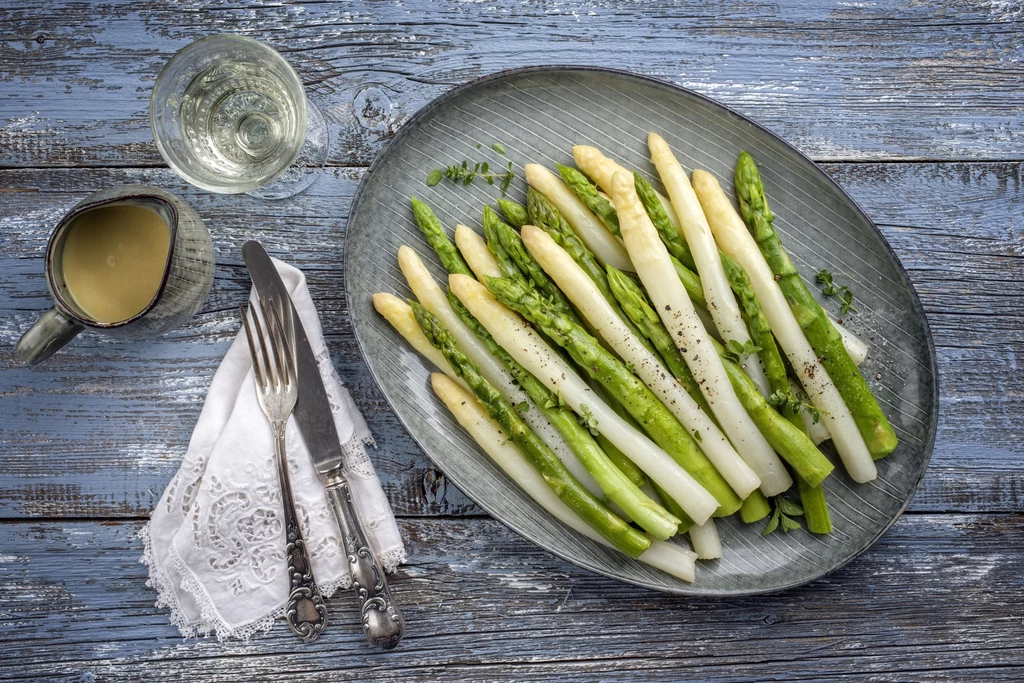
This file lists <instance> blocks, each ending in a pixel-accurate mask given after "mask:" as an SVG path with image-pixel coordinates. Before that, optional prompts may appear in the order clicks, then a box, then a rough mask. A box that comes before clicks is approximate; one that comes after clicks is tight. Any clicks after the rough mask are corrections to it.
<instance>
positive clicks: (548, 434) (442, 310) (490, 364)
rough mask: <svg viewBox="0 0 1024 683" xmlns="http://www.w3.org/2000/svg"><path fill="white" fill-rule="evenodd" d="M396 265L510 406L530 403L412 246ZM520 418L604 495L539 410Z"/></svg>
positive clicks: (593, 489)
mask: <svg viewBox="0 0 1024 683" xmlns="http://www.w3.org/2000/svg"><path fill="white" fill-rule="evenodd" d="M398 265H399V267H400V268H401V269H402V274H403V275H405V279H406V280H407V281H408V282H409V287H410V288H411V289H412V291H413V294H415V295H416V299H417V300H418V301H419V302H420V303H421V304H423V307H424V308H426V309H427V310H428V311H430V312H431V313H433V314H434V315H436V316H437V317H438V318H439V319H440V320H441V323H442V324H443V325H444V326H445V328H447V329H448V331H449V332H451V333H452V336H453V337H455V343H456V344H457V345H458V347H459V348H460V349H461V350H462V352H463V353H464V354H466V357H467V358H469V360H470V361H472V363H473V365H475V366H476V367H477V369H478V370H479V371H480V374H481V375H483V377H484V379H486V380H487V381H488V382H490V383H491V384H492V385H493V386H494V388H496V389H497V390H498V391H500V392H501V395H502V396H503V397H504V398H505V400H506V401H508V402H509V403H510V404H511V405H514V406H515V405H519V404H520V403H523V402H526V404H527V405H532V404H531V402H530V399H529V397H528V396H527V395H526V392H525V391H523V390H522V389H520V388H519V387H518V386H517V385H516V384H515V383H514V382H513V380H512V375H511V374H509V372H508V369H507V368H506V367H505V366H504V365H503V364H502V362H501V361H500V360H498V359H497V358H495V357H494V356H493V355H491V352H490V351H489V350H488V349H487V347H486V346H485V345H484V343H483V342H481V341H480V340H479V339H478V338H477V336H476V335H475V334H473V331H472V330H470V329H469V328H468V327H466V325H465V324H464V323H463V322H462V320H460V319H459V316H458V314H456V313H455V311H454V310H452V307H451V304H449V303H448V297H446V296H445V294H444V292H442V291H441V287H440V286H439V285H438V284H437V281H436V280H434V278H433V276H432V275H431V274H430V271H428V270H427V267H426V266H425V265H423V261H421V260H420V257H419V256H418V255H417V254H416V252H415V251H413V249H412V247H409V246H406V245H402V246H401V247H400V248H399V250H398ZM520 417H522V418H523V422H525V423H526V424H527V425H528V426H529V427H530V429H532V430H533V432H534V433H535V434H536V435H537V436H538V437H540V440H541V441H543V442H544V443H545V444H547V446H548V448H550V449H551V450H552V451H554V453H555V455H557V456H558V459H559V460H561V461H562V464H563V465H565V468H566V469H567V470H569V472H571V473H572V475H573V476H574V477H576V479H577V480H578V481H579V482H580V484H582V485H583V488H585V489H587V491H589V492H590V493H591V494H592V495H593V496H594V497H595V498H599V499H600V498H604V492H603V491H602V490H601V487H600V486H598V484H597V482H596V481H595V480H594V477H593V476H592V475H591V474H590V472H588V471H587V468H586V467H584V466H583V463H582V462H580V459H579V458H578V457H576V454H575V453H573V452H572V449H571V448H570V447H569V444H567V443H566V441H565V438H564V437H563V436H562V435H561V433H560V432H559V431H558V430H557V429H555V427H554V425H552V424H551V423H550V422H548V420H547V418H546V417H544V416H543V415H542V414H541V412H540V411H539V410H536V409H532V410H527V411H526V412H524V413H522V414H521V415H520Z"/></svg>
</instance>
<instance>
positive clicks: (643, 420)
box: [486, 278, 742, 516]
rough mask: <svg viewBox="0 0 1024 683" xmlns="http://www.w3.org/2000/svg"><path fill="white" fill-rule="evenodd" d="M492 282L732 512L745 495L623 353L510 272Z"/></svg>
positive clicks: (502, 298) (726, 512)
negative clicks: (622, 358) (621, 356)
mask: <svg viewBox="0 0 1024 683" xmlns="http://www.w3.org/2000/svg"><path fill="white" fill-rule="evenodd" d="M486 280H487V282H486V284H487V287H488V289H490V290H491V292H492V293H493V294H494V296H495V297H496V298H497V299H498V300H499V301H501V302H502V303H503V304H505V305H506V306H508V307H509V308H511V309H513V310H515V311H517V312H519V313H520V314H522V315H523V316H524V317H526V318H527V320H529V321H530V322H532V323H533V324H534V325H536V326H537V327H538V328H539V329H541V330H542V331H543V332H544V333H545V334H546V335H547V336H548V337H550V338H551V339H553V340H554V341H555V342H556V343H558V344H559V345H560V346H562V347H563V348H565V349H566V350H567V351H568V352H569V355H570V356H572V358H573V360H574V361H575V362H576V364H577V365H578V366H579V367H581V368H583V369H584V370H586V372H587V373H588V374H589V375H590V377H591V378H592V379H594V380H597V381H598V382H599V383H600V384H601V385H602V386H603V387H604V388H605V389H607V390H608V393H610V394H611V395H612V396H613V397H614V398H615V399H616V400H617V401H618V402H619V403H621V404H622V405H623V406H624V407H625V408H626V410H628V411H629V413H630V415H632V416H633V417H634V418H635V419H636V421H637V422H639V423H640V425H641V427H643V429H644V431H646V432H647V434H648V435H649V436H650V437H651V439H652V440H653V441H654V442H655V443H656V444H658V445H659V446H660V447H661V448H662V449H664V450H665V451H666V452H667V453H668V454H669V455H671V456H672V458H673V459H674V460H675V461H676V462H677V463H678V464H679V465H680V466H681V467H682V468H683V469H685V470H686V471H687V472H689V473H690V475H691V476H693V478H694V479H696V480H697V481H698V482H699V483H700V484H701V485H702V486H703V487H704V488H705V489H706V490H707V491H708V493H710V494H711V495H712V496H714V497H715V499H716V500H717V501H718V502H719V508H718V510H717V511H716V512H715V514H716V515H717V516H725V515H731V514H732V513H733V512H736V510H738V509H739V507H740V505H741V503H742V501H741V500H740V498H739V497H738V496H737V495H736V494H735V493H734V492H733V490H732V488H731V487H730V486H729V484H728V483H727V482H726V481H725V479H723V478H722V475H721V474H719V473H718V470H716V469H715V468H714V466H713V465H712V464H711V461H709V460H708V458H707V456H706V455H704V453H703V452H701V450H700V448H699V447H698V446H697V443H696V442H695V441H694V440H693V437H692V436H691V435H690V433H689V432H688V431H687V430H686V428H684V427H683V426H682V425H681V424H680V423H679V421H678V420H677V419H676V418H675V416H674V415H672V413H671V412H670V411H669V410H668V408H666V407H665V406H664V405H663V404H662V403H661V401H659V400H658V398H657V397H656V396H655V395H654V394H653V393H652V392H651V390H650V389H648V388H647V387H646V386H645V385H644V384H643V382H641V381H640V380H639V379H638V378H637V377H636V375H634V374H633V373H632V372H631V371H630V370H629V368H628V367H626V365H625V364H624V363H622V361H620V360H619V359H618V358H616V357H615V356H614V355H612V354H611V352H609V351H608V350H606V349H605V348H604V347H602V346H601V345H600V344H599V343H598V341H597V340H596V339H595V338H594V337H592V336H590V335H589V334H588V333H587V332H586V331H585V330H584V329H583V328H582V327H581V326H579V325H576V324H574V323H573V322H572V320H570V319H569V318H568V317H567V316H565V315H562V314H560V313H558V312H557V311H556V310H554V309H553V307H551V306H550V305H548V303H547V302H545V301H544V299H543V297H541V296H540V295H538V293H537V292H535V291H533V290H530V289H529V288H527V287H524V286H523V285H522V284H521V283H518V282H515V281H513V280H510V279H507V278H486Z"/></svg>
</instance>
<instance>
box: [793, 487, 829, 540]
mask: <svg viewBox="0 0 1024 683" xmlns="http://www.w3.org/2000/svg"><path fill="white" fill-rule="evenodd" d="M795 479H796V485H797V490H798V491H799V492H800V504H801V506H803V509H804V521H805V522H806V523H807V530H808V531H810V532H811V533H812V534H830V533H832V519H831V517H830V516H829V514H828V503H826V502H825V488H824V487H823V486H822V485H821V484H818V485H817V486H811V485H810V484H808V483H807V482H805V481H804V480H803V479H801V478H800V477H795Z"/></svg>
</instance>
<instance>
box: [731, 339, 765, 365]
mask: <svg viewBox="0 0 1024 683" xmlns="http://www.w3.org/2000/svg"><path fill="white" fill-rule="evenodd" d="M760 350H761V347H760V346H758V345H757V344H755V343H754V340H753V339H748V340H747V341H745V342H743V343H742V344H741V343H739V342H738V341H736V340H735V339H730V340H729V341H727V342H726V343H725V356H726V357H727V358H729V359H731V360H733V361H734V362H736V363H742V362H743V361H745V360H746V359H747V358H748V357H749V356H751V355H753V354H755V353H757V352H758V351H760Z"/></svg>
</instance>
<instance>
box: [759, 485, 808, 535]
mask: <svg viewBox="0 0 1024 683" xmlns="http://www.w3.org/2000/svg"><path fill="white" fill-rule="evenodd" d="M774 500H775V511H774V512H772V516H771V518H770V519H769V520H768V526H766V527H765V528H764V531H762V532H761V535H762V536H767V535H768V534H770V533H772V532H774V531H775V530H776V529H782V530H783V531H784V532H786V533H787V534H788V533H789V532H790V531H793V530H795V529H800V528H802V527H801V526H800V522H798V521H796V520H795V519H794V517H803V515H804V509H803V508H802V507H800V505H798V504H797V503H794V502H793V501H790V500H786V499H785V498H784V497H783V496H782V494H779V495H777V496H775V499H774Z"/></svg>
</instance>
